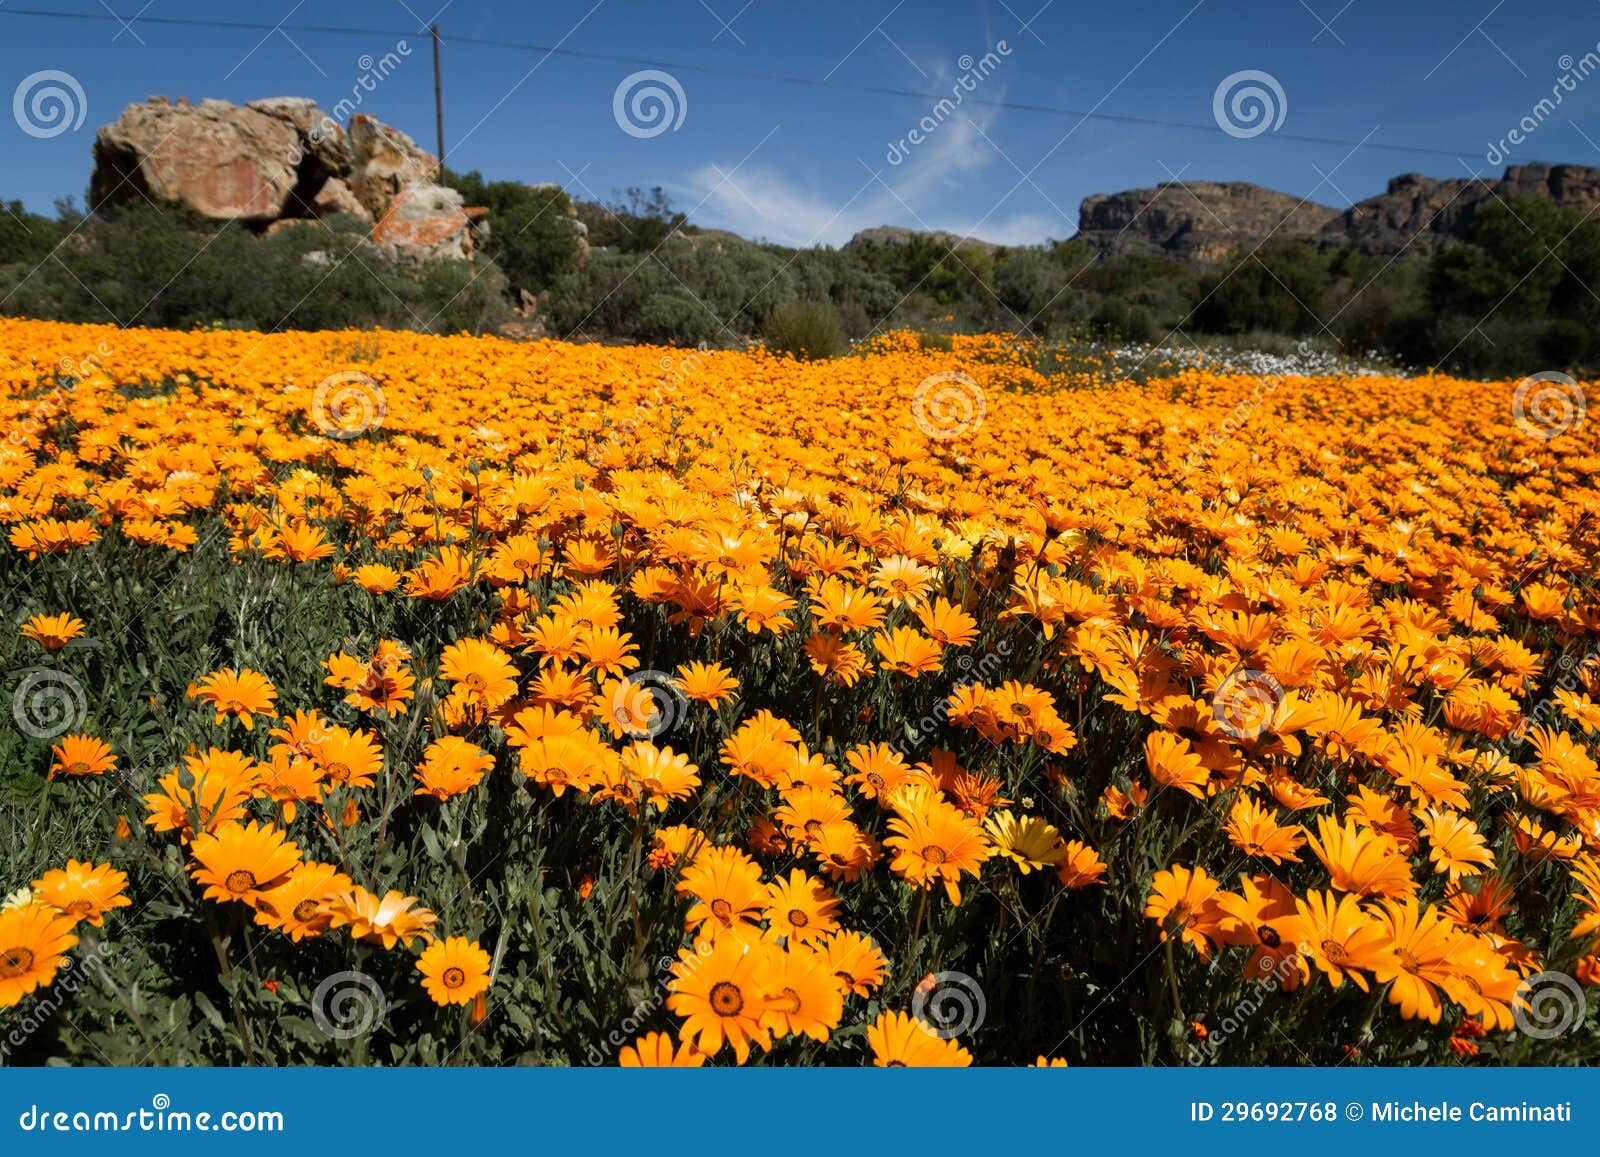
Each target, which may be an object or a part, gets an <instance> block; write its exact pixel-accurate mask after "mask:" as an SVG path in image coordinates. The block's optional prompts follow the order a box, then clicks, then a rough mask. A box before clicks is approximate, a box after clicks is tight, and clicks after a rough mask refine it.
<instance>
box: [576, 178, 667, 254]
mask: <svg viewBox="0 0 1600 1157" xmlns="http://www.w3.org/2000/svg"><path fill="white" fill-rule="evenodd" d="M577 210H578V220H580V221H582V222H583V223H584V225H585V226H587V227H588V230H589V243H590V244H591V245H594V246H598V247H603V248H606V249H616V250H618V251H619V252H622V253H653V252H655V251H656V250H657V249H659V248H660V247H661V246H662V244H663V243H664V242H665V241H666V240H667V238H668V237H671V236H672V235H673V234H675V233H680V232H686V231H688V232H693V231H694V230H692V229H691V227H690V226H689V222H688V218H687V217H685V216H684V215H683V214H682V213H680V212H678V211H677V210H676V209H674V208H673V207H672V198H671V197H669V196H668V195H667V193H666V191H665V190H664V189H662V188H661V186H660V185H656V186H654V187H653V188H651V189H650V190H649V191H646V190H644V189H641V188H639V187H637V186H630V187H629V188H628V189H627V190H626V191H624V193H623V194H622V196H621V197H617V198H614V199H613V200H611V201H610V202H608V203H606V204H603V205H602V204H598V203H596V202H593V201H580V202H578V206H577Z"/></svg>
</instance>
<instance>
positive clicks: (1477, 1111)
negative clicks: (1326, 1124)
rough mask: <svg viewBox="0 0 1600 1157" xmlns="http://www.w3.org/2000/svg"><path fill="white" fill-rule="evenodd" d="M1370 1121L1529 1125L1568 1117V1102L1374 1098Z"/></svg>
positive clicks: (1569, 1102) (1567, 1118)
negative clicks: (1433, 1101)
mask: <svg viewBox="0 0 1600 1157" xmlns="http://www.w3.org/2000/svg"><path fill="white" fill-rule="evenodd" d="M1372 1120H1373V1121H1376V1122H1379V1123H1383V1122H1396V1123H1400V1124H1413V1123H1428V1124H1431V1123H1433V1122H1436V1121H1482V1122H1495V1123H1500V1124H1505V1123H1516V1122H1522V1123H1525V1124H1530V1125H1537V1124H1544V1123H1553V1122H1557V1121H1571V1120H1572V1102H1571V1101H1560V1102H1557V1103H1556V1104H1553V1105H1535V1104H1532V1103H1531V1102H1528V1101H1518V1102H1516V1103H1515V1104H1505V1105H1490V1104H1486V1103H1485V1102H1483V1101H1473V1102H1472V1103H1471V1104H1469V1105H1466V1106H1465V1107H1463V1106H1461V1105H1456V1104H1452V1103H1451V1102H1449V1101H1440V1102H1438V1103H1437V1104H1423V1103H1422V1102H1421V1101H1374V1102H1372Z"/></svg>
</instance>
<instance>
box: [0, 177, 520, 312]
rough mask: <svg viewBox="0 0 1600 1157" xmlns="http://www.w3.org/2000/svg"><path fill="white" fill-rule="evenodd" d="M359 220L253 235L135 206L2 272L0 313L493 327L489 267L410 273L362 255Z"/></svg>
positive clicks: (497, 292) (96, 220) (460, 265)
mask: <svg viewBox="0 0 1600 1157" xmlns="http://www.w3.org/2000/svg"><path fill="white" fill-rule="evenodd" d="M365 235H366V231H365V229H364V227H363V225H362V223H361V222H359V221H356V220H353V219H347V218H338V217H334V218H328V219H326V220H321V221H310V222H306V223H305V224H302V225H299V226H296V227H293V228H289V229H285V230H281V231H280V232H278V233H276V234H274V235H272V236H270V237H257V236H255V235H253V234H252V233H250V232H249V231H248V230H246V229H244V228H242V227H240V226H237V225H229V224H221V225H219V224H216V223H212V222H200V221H197V220H194V219H190V218H186V217H184V216H182V215H179V214H176V213H173V212H171V211H168V210H162V209H155V208H152V207H150V206H147V205H141V206H137V207H132V208H128V209H120V210H117V211H116V212H114V213H101V214H96V215H95V216H94V217H92V218H90V219H88V220H86V221H84V222H83V223H82V224H81V225H80V226H79V227H78V229H77V230H76V232H75V233H74V234H73V235H72V236H71V237H70V238H69V239H68V240H67V241H65V242H64V243H62V244H59V245H57V246H56V247H55V248H54V249H53V250H52V251H51V252H50V253H49V255H48V257H47V259H45V260H44V261H43V262H42V264H39V265H38V266H37V268H34V267H31V266H24V265H23V264H22V263H20V262H13V263H12V264H10V265H7V266H5V267H3V268H0V285H4V286H6V287H8V289H9V292H10V296H9V298H7V299H6V300H5V302H4V305H3V306H0V310H3V312H5V313H7V314H11V315H17V316H27V317H48V318H55V319H58V320H62V321H82V322H110V323H113V324H117V325H124V326H126V325H145V326H166V327H172V328H179V329H183V328H189V327H192V326H198V325H222V326H227V327H231V328H240V329H259V330H272V329H345V328H351V327H368V326H381V327H386V328H396V329H415V330H420V331H423V332H431V333H454V332H460V331H468V332H472V333H481V332H484V331H485V330H488V329H491V328H493V326H494V325H495V324H497V323H498V322H499V321H500V320H501V318H502V317H503V316H504V315H505V306H504V301H503V279H500V278H499V277H498V275H497V274H495V273H494V272H493V270H492V268H491V267H489V266H488V265H487V264H481V263H480V264H473V263H468V262H435V263H431V264H428V265H424V266H410V265H405V264H398V263H392V262H389V261H386V260H384V259H383V258H381V257H380V256H378V254H377V253H376V252H375V251H373V250H372V249H370V248H369V247H367V246H365V245H364V243H363V239H364V237H365Z"/></svg>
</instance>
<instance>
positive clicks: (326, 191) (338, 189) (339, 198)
mask: <svg viewBox="0 0 1600 1157" xmlns="http://www.w3.org/2000/svg"><path fill="white" fill-rule="evenodd" d="M311 211H312V213H313V214H315V215H316V216H318V217H331V216H333V215H334V214H335V213H346V214H348V215H350V216H352V217H359V218H361V219H362V220H363V221H371V220H372V214H371V213H369V212H368V211H367V207H366V206H365V205H363V204H362V203H361V202H360V201H359V200H357V198H356V195H355V193H354V192H352V191H351V189H350V186H349V185H347V184H345V183H344V182H343V181H341V180H340V179H339V178H338V177H329V178H328V179H327V180H326V181H324V182H323V183H322V188H321V189H319V190H317V194H316V196H314V197H313V198H312V199H311Z"/></svg>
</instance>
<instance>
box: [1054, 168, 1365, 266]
mask: <svg viewBox="0 0 1600 1157" xmlns="http://www.w3.org/2000/svg"><path fill="white" fill-rule="evenodd" d="M1337 216H1338V210H1337V209H1334V208H1332V207H1330V206H1328V205H1319V204H1316V203H1315V202H1313V201H1307V200H1304V199H1302V198H1300V197H1294V196H1291V195H1290V194H1288V193H1279V192H1275V191H1274V190H1272V189H1263V188H1262V187H1261V186H1260V185H1252V184H1249V183H1248V182H1244V181H1220V182H1219V181H1170V182H1168V183H1166V184H1162V185H1157V186H1155V187H1154V188H1150V189H1130V190H1128V191H1127V192H1123V193H1102V194H1096V195H1095V196H1092V197H1086V198H1084V200H1083V203H1082V205H1080V206H1079V209H1078V236H1079V237H1081V238H1083V239H1084V240H1085V241H1087V242H1089V243H1090V244H1091V245H1094V246H1095V247H1096V248H1097V249H1100V250H1102V251H1105V252H1110V253H1120V252H1127V251H1130V250H1134V251H1136V250H1155V251H1164V252H1167V253H1171V254H1173V255H1175V256H1178V257H1193V258H1198V259H1200V260H1202V261H1214V260H1217V259H1218V258H1221V257H1223V256H1224V255H1226V254H1227V253H1228V252H1229V251H1230V250H1233V249H1253V248H1255V247H1256V246H1257V245H1260V244H1262V243H1263V242H1265V241H1268V240H1281V241H1294V240H1303V239H1306V238H1310V237H1315V236H1317V234H1318V233H1319V232H1320V231H1321V230H1322V228H1323V226H1324V225H1326V224H1327V223H1328V222H1329V221H1331V220H1333V219H1335V218H1336V217H1337Z"/></svg>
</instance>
